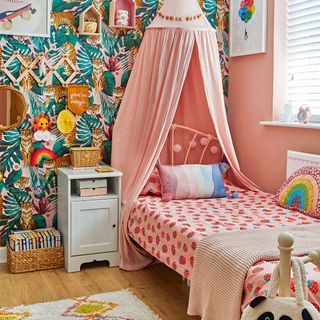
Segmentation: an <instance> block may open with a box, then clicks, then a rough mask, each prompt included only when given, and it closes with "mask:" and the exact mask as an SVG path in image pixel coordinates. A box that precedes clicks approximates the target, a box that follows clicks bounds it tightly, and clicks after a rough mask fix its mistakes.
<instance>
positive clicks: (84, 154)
mask: <svg viewBox="0 0 320 320" xmlns="http://www.w3.org/2000/svg"><path fill="white" fill-rule="evenodd" d="M70 152H71V166H72V167H74V168H81V167H96V166H97V165H98V164H99V161H100V149H99V148H94V147H88V148H70Z"/></svg>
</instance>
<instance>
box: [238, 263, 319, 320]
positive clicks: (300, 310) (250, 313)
mask: <svg viewBox="0 0 320 320" xmlns="http://www.w3.org/2000/svg"><path fill="white" fill-rule="evenodd" d="M292 269H293V277H294V282H295V289H296V298H294V297H277V296H276V295H277V291H278V287H279V265H277V266H276V267H275V269H274V271H273V274H272V277H271V282H270V289H269V292H268V297H262V296H261V297H257V298H255V299H254V300H253V301H251V303H250V305H249V306H248V307H247V308H246V309H245V310H244V312H243V314H242V317H241V320H320V314H319V312H318V311H317V309H316V308H315V307H314V306H313V305H312V304H311V303H310V302H309V301H307V300H306V298H307V281H306V274H305V269H304V264H303V262H302V261H301V260H299V259H294V260H292Z"/></svg>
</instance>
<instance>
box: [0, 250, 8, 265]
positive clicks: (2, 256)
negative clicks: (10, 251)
mask: <svg viewBox="0 0 320 320" xmlns="http://www.w3.org/2000/svg"><path fill="white" fill-rule="evenodd" d="M6 262H7V248H5V247H4V248H3V247H0V263H6Z"/></svg>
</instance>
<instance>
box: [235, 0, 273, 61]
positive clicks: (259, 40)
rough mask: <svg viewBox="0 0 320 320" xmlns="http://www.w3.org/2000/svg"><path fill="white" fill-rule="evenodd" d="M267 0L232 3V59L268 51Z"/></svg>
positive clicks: (237, 0)
mask: <svg viewBox="0 0 320 320" xmlns="http://www.w3.org/2000/svg"><path fill="white" fill-rule="evenodd" d="M267 4H268V2H267V0H232V1H230V57H237V56H244V55H249V54H257V53H264V52H266V50H267V9H268V8H267Z"/></svg>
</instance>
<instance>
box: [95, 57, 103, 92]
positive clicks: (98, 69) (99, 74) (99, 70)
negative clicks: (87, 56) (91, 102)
mask: <svg viewBox="0 0 320 320" xmlns="http://www.w3.org/2000/svg"><path fill="white" fill-rule="evenodd" d="M92 65H93V83H94V85H93V87H94V90H95V91H103V88H104V84H105V78H104V76H103V66H104V63H103V60H102V59H93V61H92Z"/></svg>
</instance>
